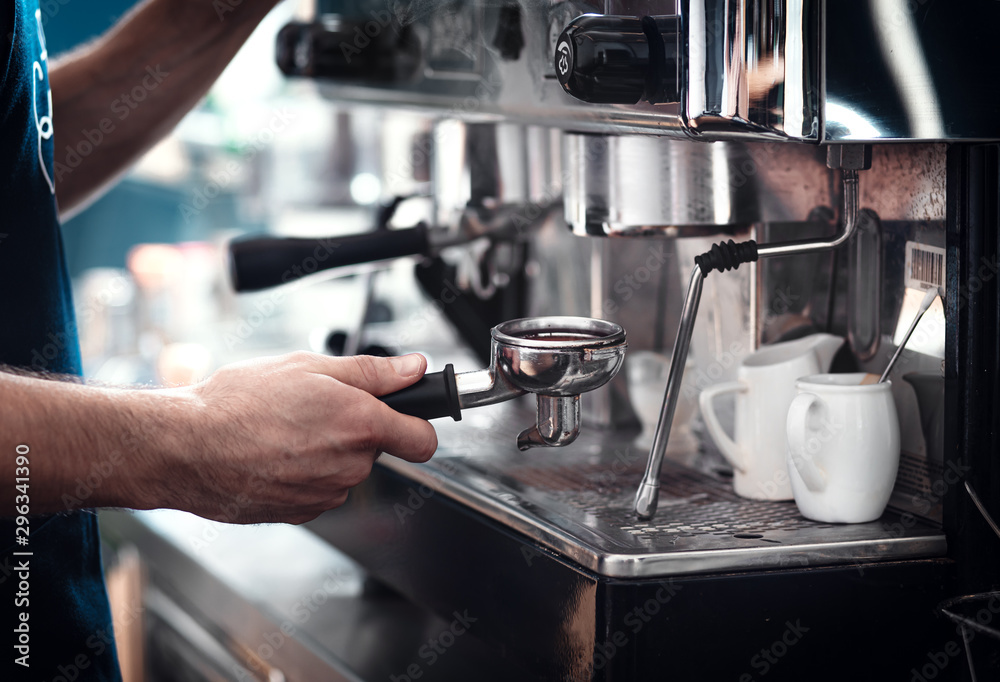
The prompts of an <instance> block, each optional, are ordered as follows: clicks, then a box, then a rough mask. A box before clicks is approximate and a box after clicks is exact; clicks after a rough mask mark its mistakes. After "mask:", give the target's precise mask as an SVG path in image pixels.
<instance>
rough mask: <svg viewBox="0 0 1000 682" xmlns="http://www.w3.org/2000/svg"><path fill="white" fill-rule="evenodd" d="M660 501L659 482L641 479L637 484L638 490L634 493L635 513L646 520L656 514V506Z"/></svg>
mask: <svg viewBox="0 0 1000 682" xmlns="http://www.w3.org/2000/svg"><path fill="white" fill-rule="evenodd" d="M659 501H660V484H659V483H650V482H648V481H647V480H645V479H643V481H642V483H641V484H640V485H639V490H638V492H636V494H635V507H634V509H635V513H636V515H637V516H638V517H639V518H640V519H643V520H648V519H651V518H653V517H654V516H655V515H656V506H657V504H658V503H659Z"/></svg>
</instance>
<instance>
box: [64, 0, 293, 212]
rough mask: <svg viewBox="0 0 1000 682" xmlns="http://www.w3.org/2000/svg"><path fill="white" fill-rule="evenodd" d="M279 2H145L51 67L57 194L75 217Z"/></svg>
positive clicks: (195, 96)
mask: <svg viewBox="0 0 1000 682" xmlns="http://www.w3.org/2000/svg"><path fill="white" fill-rule="evenodd" d="M276 2H277V0H242V1H240V2H237V0H217V1H216V2H212V0H147V1H146V2H143V3H142V4H140V5H139V6H138V7H137V8H136V9H134V10H133V11H131V12H130V13H129V14H127V15H126V16H125V17H124V18H123V19H122V20H121V21H120V22H119V23H118V24H117V25H116V26H115V27H114V28H112V29H111V30H110V31H109V32H108V33H107V34H105V35H104V36H102V37H101V38H99V39H98V40H97V41H96V42H94V43H91V44H90V45H87V46H85V47H83V48H80V49H78V50H76V51H74V52H72V53H70V54H68V55H66V56H65V57H62V58H60V59H58V60H57V61H56V62H55V63H54V64H53V65H52V67H51V69H50V81H51V88H52V109H53V119H54V121H55V131H56V133H55V159H54V160H55V168H54V173H55V178H56V198H57V200H58V202H59V207H60V210H61V212H62V213H63V214H64V216H65V215H67V214H71V213H72V212H73V211H74V210H75V209H76V208H78V207H80V206H81V205H82V204H84V203H85V202H86V201H87V199H88V198H89V197H91V196H92V195H94V194H95V193H96V192H97V191H98V190H99V189H101V188H102V187H103V186H105V185H106V184H107V183H109V182H110V181H111V180H113V179H115V178H116V177H118V176H119V175H120V174H121V173H122V172H123V171H125V170H126V169H127V168H128V167H129V166H130V165H131V164H132V163H133V162H134V161H135V160H136V159H137V158H138V157H139V156H140V155H142V154H143V153H144V152H146V151H147V150H148V149H149V148H150V147H152V146H153V145H154V144H155V143H156V142H157V141H159V140H160V139H161V138H162V137H163V136H164V135H166V134H167V133H168V132H170V130H171V129H173V127H174V126H175V125H176V124H177V122H178V121H180V119H181V118H182V117H183V116H184V114H185V113H186V112H187V111H188V110H189V109H190V108H191V107H192V106H194V104H196V103H197V102H198V100H199V99H200V98H201V97H203V96H204V95H205V93H206V92H207V91H208V89H209V87H210V86H211V85H212V83H213V82H214V81H215V79H216V78H217V77H218V76H219V74H220V73H221V72H222V70H223V69H224V68H225V67H226V65H227V64H228V63H229V61H230V60H231V59H232V57H233V55H235V54H236V52H237V50H239V48H240V46H241V45H243V43H244V42H245V41H246V39H247V37H249V35H250V34H251V33H252V32H253V30H254V28H256V26H257V24H258V23H260V20H261V19H262V18H263V17H264V16H265V15H266V14H267V12H268V11H269V10H270V9H271V8H272V7H273V6H274V5H275V4H276Z"/></svg>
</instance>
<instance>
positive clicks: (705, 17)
mask: <svg viewBox="0 0 1000 682" xmlns="http://www.w3.org/2000/svg"><path fill="white" fill-rule="evenodd" d="M820 6H821V3H818V2H808V1H803V0H793V1H791V2H770V3H765V2H758V1H755V0H702V1H699V0H691V1H690V2H685V3H683V4H682V7H681V12H682V15H683V18H684V23H685V24H686V31H687V46H688V53H687V59H686V63H687V81H686V83H685V86H686V100H685V102H684V104H685V111H684V115H685V119H686V121H687V124H688V125H689V126H690V128H691V130H692V131H693V132H694V133H696V134H699V133H709V134H710V133H713V132H716V133H719V134H720V135H723V136H725V135H726V134H727V133H735V132H743V133H751V134H755V135H756V136H758V137H761V138H764V137H784V138H789V139H793V140H819V139H820V117H819V93H820V71H819V68H818V58H819V35H820V33H819V21H818V12H819V8H820Z"/></svg>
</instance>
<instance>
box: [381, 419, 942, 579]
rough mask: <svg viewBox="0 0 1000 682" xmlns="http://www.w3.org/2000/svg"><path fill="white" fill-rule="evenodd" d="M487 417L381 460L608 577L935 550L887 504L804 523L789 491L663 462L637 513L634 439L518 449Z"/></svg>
mask: <svg viewBox="0 0 1000 682" xmlns="http://www.w3.org/2000/svg"><path fill="white" fill-rule="evenodd" d="M497 424H498V422H495V421H494V422H492V428H491V429H490V430H489V431H488V432H487V436H486V437H482V438H478V439H477V440H476V441H475V442H472V443H470V442H469V440H470V439H469V437H468V433H467V432H463V431H462V430H461V429H460V428H459V427H457V426H456V425H448V426H447V427H444V428H442V427H440V426H439V428H438V431H439V434H438V437H439V442H440V446H439V450H438V454H437V455H435V457H434V459H432V460H431V461H430V462H428V463H427V464H422V465H417V464H410V463H407V462H402V461H400V460H394V459H392V458H384V459H383V460H382V462H383V464H385V465H387V466H389V467H390V468H391V469H394V470H396V471H398V472H399V473H402V474H404V475H406V476H407V477H410V478H412V479H414V480H415V481H417V482H419V483H421V484H423V485H427V486H428V487H430V488H433V489H434V490H436V491H439V492H441V493H443V494H445V495H447V496H449V497H451V498H453V499H455V500H457V501H459V502H461V503H462V504H464V505H467V506H468V507H471V508H473V509H476V510H477V511H480V512H482V513H483V514H486V515H487V516H489V517H490V518H492V519H494V520H496V521H498V522H500V523H502V524H504V525H505V526H507V527H509V528H511V529H513V530H516V531H518V532H520V533H522V534H524V535H527V536H528V537H530V538H531V539H533V540H534V541H535V542H537V543H539V544H541V545H543V546H545V547H547V548H549V549H551V550H553V551H555V552H557V553H560V554H562V555H565V556H567V557H569V558H571V559H572V560H574V561H576V562H577V563H579V564H581V565H582V566H584V567H585V568H588V569H590V570H593V571H595V572H596V573H599V574H601V575H607V576H613V577H653V576H667V575H678V574H688V573H708V572H717V571H732V570H750V569H765V568H780V567H792V566H795V567H802V566H823V565H835V564H845V563H846V564H850V563H863V562H870V561H884V560H890V559H902V558H915V557H928V556H941V555H943V554H944V553H945V550H946V545H945V538H944V535H943V533H942V532H941V530H940V529H939V528H936V527H935V526H933V525H932V524H930V523H925V522H921V521H917V522H909V523H906V524H904V523H901V522H900V519H899V516H898V514H897V513H896V512H894V511H893V510H891V509H890V510H888V511H887V512H886V513H885V515H883V517H882V518H881V519H879V520H878V521H875V522H872V523H865V524H824V523H816V522H813V521H809V520H808V519H806V518H804V517H802V516H801V515H800V514H799V512H798V508H797V507H796V506H795V503H794V502H766V501H754V500H746V499H743V498H741V497H739V496H737V495H736V494H735V493H734V492H733V490H732V485H731V480H730V479H729V478H728V477H725V476H721V475H717V474H708V473H702V472H699V471H695V470H693V469H689V468H686V467H682V466H679V465H676V464H671V463H669V462H666V463H665V464H664V467H663V474H662V476H661V480H660V501H659V511H658V512H657V515H656V517H655V518H653V519H652V520H649V521H643V520H640V519H639V518H638V517H637V516H636V515H635V513H634V512H633V511H632V501H633V496H634V494H635V490H636V488H637V487H638V484H639V481H640V479H641V475H642V468H643V467H644V465H645V454H646V453H645V450H643V449H639V448H636V447H635V446H634V444H632V443H630V442H626V441H615V440H613V439H610V440H609V439H607V438H604V439H599V438H598V437H596V436H595V435H594V434H592V433H591V434H585V435H584V436H581V438H580V440H579V441H577V442H576V443H573V444H572V445H570V446H568V447H565V448H553V449H548V450H546V449H538V450H530V451H528V452H524V453H522V452H518V451H517V449H516V448H515V447H514V434H515V433H516V430H509V433H508V429H507V428H498V427H497ZM908 521H909V519H908Z"/></svg>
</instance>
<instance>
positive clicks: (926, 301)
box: [861, 287, 944, 386]
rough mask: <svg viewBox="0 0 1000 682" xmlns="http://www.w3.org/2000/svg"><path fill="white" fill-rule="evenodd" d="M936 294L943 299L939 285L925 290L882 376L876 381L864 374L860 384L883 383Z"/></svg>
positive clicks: (871, 375)
mask: <svg viewBox="0 0 1000 682" xmlns="http://www.w3.org/2000/svg"><path fill="white" fill-rule="evenodd" d="M938 296H940V297H941V300H942V301H943V300H944V292H943V291H941V288H940V287H938V288H936V289H928V290H927V293H926V294H924V300H923V301H921V302H920V309H919V310H917V316H916V317H914V318H913V322H911V323H910V328H909V329H907V330H906V335H905V336H904V337H903V341H902V343H900V344H899V347H898V348H896V352H895V353H893V354H892V358H890V360H889V364H888V365H887V366H886V368H885V371H884V372H882V376H881V377H879V378H878V381H876V380H875V375H874V374H866V375H865V378H864V379H862V380H861V385H862V386H865V385H867V384H875V383H879V384H881V383H885V380H886V379H888V378H889V372H891V371H892V368H893V365H895V364H896V360H898V359H899V356H900V355H901V354H902V353H903V348H905V347H906V343H907V342H908V341H909V340H910V337H911V336H912V335H913V330H914V329H916V328H917V323H918V322H920V318H922V317H923V316H924V313H926V312H927V309H928V308H930V307H931V304H932V303H933V302H934V299H935V298H937V297H938Z"/></svg>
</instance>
